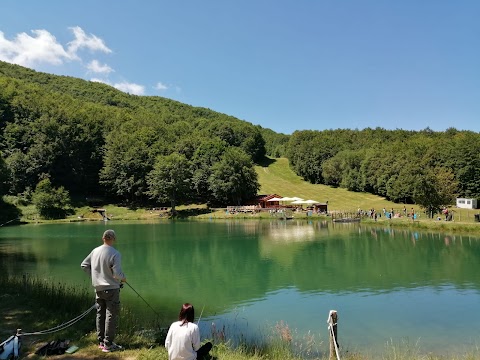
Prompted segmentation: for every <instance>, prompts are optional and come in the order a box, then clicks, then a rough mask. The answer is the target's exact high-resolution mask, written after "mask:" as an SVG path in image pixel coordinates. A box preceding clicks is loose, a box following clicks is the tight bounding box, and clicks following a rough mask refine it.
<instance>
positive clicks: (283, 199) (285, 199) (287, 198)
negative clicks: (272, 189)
mask: <svg viewBox="0 0 480 360" xmlns="http://www.w3.org/2000/svg"><path fill="white" fill-rule="evenodd" d="M295 200H297V199H294V198H291V197H284V198H282V199H281V200H280V201H295Z"/></svg>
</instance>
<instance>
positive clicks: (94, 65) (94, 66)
mask: <svg viewBox="0 0 480 360" xmlns="http://www.w3.org/2000/svg"><path fill="white" fill-rule="evenodd" d="M87 69H88V70H90V71H91V72H94V73H101V74H109V73H111V72H112V71H115V70H113V69H112V68H111V67H110V66H108V65H107V64H104V65H102V64H100V62H99V61H98V60H92V61H91V62H90V64H88V65H87Z"/></svg>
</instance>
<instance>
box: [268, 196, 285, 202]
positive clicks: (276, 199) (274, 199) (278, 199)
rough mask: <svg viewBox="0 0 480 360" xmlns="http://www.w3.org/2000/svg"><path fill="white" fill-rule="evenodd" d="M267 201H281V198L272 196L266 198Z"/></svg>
mask: <svg viewBox="0 0 480 360" xmlns="http://www.w3.org/2000/svg"><path fill="white" fill-rule="evenodd" d="M267 201H283V199H282V198H278V197H274V198H271V199H270V200H267Z"/></svg>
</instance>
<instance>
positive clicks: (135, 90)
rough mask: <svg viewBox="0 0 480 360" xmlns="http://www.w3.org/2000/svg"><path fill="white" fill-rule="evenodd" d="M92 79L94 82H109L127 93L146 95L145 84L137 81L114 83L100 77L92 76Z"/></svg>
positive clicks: (108, 83)
mask: <svg viewBox="0 0 480 360" xmlns="http://www.w3.org/2000/svg"><path fill="white" fill-rule="evenodd" d="M90 81H93V82H99V83H103V84H107V85H110V86H113V87H114V88H115V89H118V90H120V91H123V92H125V93H129V94H133V95H145V86H143V85H139V84H135V83H129V82H126V81H124V82H121V83H115V84H112V83H111V82H109V81H108V80H104V79H100V78H91V79H90Z"/></svg>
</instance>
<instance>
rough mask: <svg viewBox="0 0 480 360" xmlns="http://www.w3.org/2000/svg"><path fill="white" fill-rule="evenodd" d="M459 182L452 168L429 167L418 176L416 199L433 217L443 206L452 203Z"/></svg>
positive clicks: (415, 191)
mask: <svg viewBox="0 0 480 360" xmlns="http://www.w3.org/2000/svg"><path fill="white" fill-rule="evenodd" d="M457 188H458V182H457V181H456V180H455V177H454V175H453V173H452V172H451V170H449V169H446V168H436V169H429V170H428V171H426V173H425V175H424V176H421V177H418V178H417V181H416V184H415V190H414V195H413V197H414V200H415V202H416V203H417V204H419V205H420V206H421V207H423V208H424V209H425V210H426V212H427V213H428V215H429V216H430V217H432V216H433V215H434V214H436V213H437V212H438V211H440V209H441V208H442V207H443V206H447V205H451V204H452V203H453V201H454V199H455V197H456V191H457Z"/></svg>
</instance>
